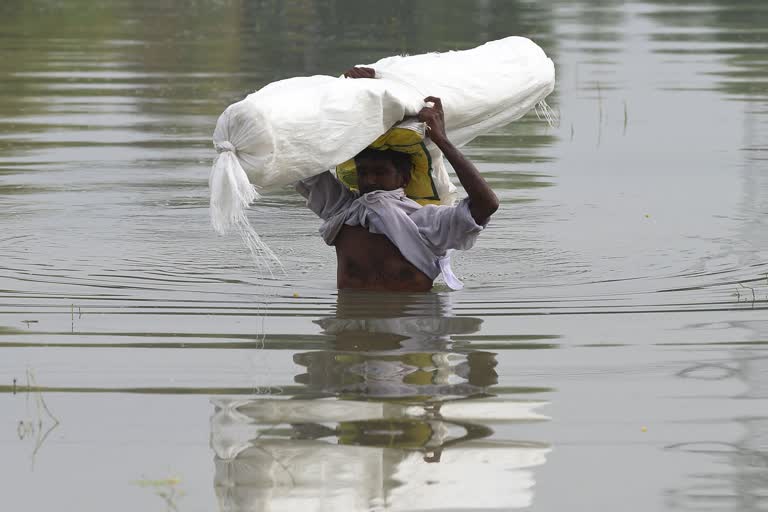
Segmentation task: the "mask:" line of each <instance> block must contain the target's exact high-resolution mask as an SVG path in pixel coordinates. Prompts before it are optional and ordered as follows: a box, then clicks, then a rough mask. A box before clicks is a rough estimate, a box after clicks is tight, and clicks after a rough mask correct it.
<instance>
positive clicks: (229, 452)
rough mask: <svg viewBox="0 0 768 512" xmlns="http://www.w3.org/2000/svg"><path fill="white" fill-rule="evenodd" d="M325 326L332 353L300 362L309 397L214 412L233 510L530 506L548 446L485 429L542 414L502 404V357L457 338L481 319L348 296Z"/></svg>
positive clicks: (419, 303)
mask: <svg viewBox="0 0 768 512" xmlns="http://www.w3.org/2000/svg"><path fill="white" fill-rule="evenodd" d="M316 323H317V324H318V325H319V326H320V327H321V328H322V331H323V333H324V334H325V335H327V336H329V337H330V339H331V343H330V348H328V349H326V350H317V351H312V352H304V353H298V354H295V355H294V361H295V362H296V363H297V364H298V365H300V366H302V367H303V370H304V371H303V373H301V374H299V375H297V376H296V377H295V380H296V382H298V383H300V384H303V385H304V386H306V388H307V394H306V396H309V397H312V399H306V396H304V395H302V397H299V396H297V397H293V398H292V399H274V398H260V399H251V400H228V399H215V400H214V405H215V407H216V410H215V413H214V415H213V417H212V437H211V443H212V447H213V449H214V451H215V453H216V458H215V464H216V477H215V479H216V490H217V495H218V496H219V498H220V501H221V505H222V508H223V509H224V510H281V509H286V510H288V509H292V510H293V509H296V508H298V507H302V508H305V507H307V505H309V508H317V509H326V508H328V509H334V510H368V509H371V508H377V507H384V506H386V507H390V508H395V509H396V508H399V506H396V505H397V504H398V503H399V504H400V506H406V505H407V507H408V508H411V507H413V506H414V502H413V500H414V499H415V498H414V490H417V494H419V495H425V496H429V497H430V498H429V499H428V500H427V501H425V502H424V503H420V504H419V505H418V506H417V507H415V508H428V509H429V508H445V507H449V508H450V507H457V506H468V507H470V506H478V503H479V502H478V500H480V501H483V500H485V499H489V497H492V498H493V500H492V501H491V502H490V503H492V504H493V505H494V506H496V505H498V506H500V507H501V508H504V507H507V508H508V507H512V506H526V505H527V504H528V503H529V502H530V499H531V496H532V493H531V490H530V488H531V486H532V485H533V479H532V474H531V472H530V471H528V470H524V469H523V468H527V467H530V466H534V465H537V464H541V463H543V462H544V454H545V453H546V452H547V451H548V447H547V446H546V445H539V444H535V443H516V442H508V441H503V440H498V439H495V440H493V441H490V438H491V436H492V435H493V430H492V429H491V428H490V427H489V426H488V425H487V424H486V423H487V422H488V421H489V420H490V421H499V422H505V423H506V422H515V421H534V420H541V419H543V417H541V416H539V415H538V414H537V413H536V412H535V410H534V409H535V408H536V407H537V406H538V405H541V404H540V403H536V402H532V401H513V400H508V399H504V400H500V399H498V398H494V395H493V394H492V392H491V389H489V388H491V387H492V386H494V385H495V384H496V383H497V380H498V376H497V374H496V358H495V354H493V353H491V352H484V351H477V350H472V349H471V346H469V345H468V344H466V343H465V344H463V345H462V344H460V343H458V342H456V341H454V339H453V336H456V335H469V334H473V333H477V332H478V331H479V330H480V327H481V324H482V320H480V319H477V318H471V317H460V316H455V315H454V314H453V312H452V310H451V306H450V302H449V301H448V295H447V294H419V295H404V294H397V295H382V294H373V295H372V294H366V293H364V292H352V293H349V292H346V293H345V292H340V293H339V297H338V303H337V310H336V314H335V315H334V316H332V317H326V318H321V319H318V320H317V321H316ZM302 398H304V399H302ZM480 409H482V411H480ZM478 412H481V414H478ZM430 463H432V464H430ZM457 478H460V479H461V482H462V484H461V485H457V484H458V481H457ZM467 484H469V486H468V487H467ZM461 489H464V491H461ZM467 489H469V490H467ZM501 489H503V490H501ZM305 500H307V501H305ZM315 500H316V501H315ZM447 500H450V501H447ZM438 505H439V506H438Z"/></svg>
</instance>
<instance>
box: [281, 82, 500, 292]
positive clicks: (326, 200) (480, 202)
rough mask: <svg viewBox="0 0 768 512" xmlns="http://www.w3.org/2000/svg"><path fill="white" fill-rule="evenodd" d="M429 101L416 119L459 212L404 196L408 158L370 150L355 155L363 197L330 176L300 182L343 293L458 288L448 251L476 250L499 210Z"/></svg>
mask: <svg viewBox="0 0 768 512" xmlns="http://www.w3.org/2000/svg"><path fill="white" fill-rule="evenodd" d="M374 74H375V72H374V70H372V69H370V68H353V69H352V70H350V71H348V72H347V73H345V76H347V77H350V78H373V77H374ZM424 101H425V103H430V102H431V103H432V106H431V107H430V106H427V107H424V108H423V109H422V110H421V111H420V112H419V120H420V121H422V122H424V123H426V125H427V133H428V135H429V138H430V139H431V140H432V142H433V143H434V144H435V145H436V146H437V147H438V148H439V149H440V151H442V153H443V156H444V157H445V158H446V159H448V161H449V162H450V163H451V165H452V166H453V169H454V170H455V171H456V176H457V177H458V178H459V181H460V182H461V185H462V186H463V187H464V190H466V192H467V196H468V197H467V198H465V199H463V200H462V201H460V202H459V204H457V205H456V206H435V205H428V206H423V207H422V206H421V205H419V204H418V203H416V202H415V201H412V200H410V199H408V198H407V197H405V192H404V191H403V189H404V187H405V186H406V185H407V184H408V181H409V179H410V160H409V159H408V156H407V155H404V154H402V153H397V152H395V151H391V150H390V151H378V150H375V149H366V150H364V151H362V152H361V153H360V154H358V155H357V156H356V157H355V165H356V167H357V182H358V189H359V193H356V192H353V191H351V190H349V189H348V188H347V187H346V186H345V185H343V184H342V183H341V182H340V181H338V180H337V179H336V178H335V177H334V176H333V175H332V174H331V173H330V172H329V171H327V172H325V173H323V174H320V175H318V176H313V177H312V178H308V179H306V180H302V181H300V182H298V183H297V184H296V190H297V191H298V192H299V193H300V194H301V195H302V196H304V197H305V198H306V199H307V206H308V207H309V208H310V209H311V210H312V211H313V212H315V213H316V214H317V215H318V216H319V217H320V218H321V219H323V220H324V221H325V222H324V223H323V225H322V226H321V227H320V233H321V235H322V236H323V239H324V240H325V242H326V243H327V244H328V245H333V246H335V247H336V257H337V262H338V267H337V273H336V284H337V286H338V288H339V289H366V290H387V291H408V292H423V291H428V290H430V289H431V288H432V283H433V281H434V280H435V278H436V277H437V276H438V275H440V273H442V274H443V278H444V279H445V281H446V284H448V286H450V287H451V288H453V289H460V288H461V287H462V284H461V282H460V281H459V280H458V279H456V277H455V276H454V275H453V272H452V271H451V267H450V260H449V256H448V255H449V251H450V250H452V249H469V248H471V247H472V246H473V245H474V243H475V240H476V239H477V236H478V234H479V233H480V231H482V230H483V228H484V227H485V226H486V224H487V223H488V219H489V218H490V217H491V215H492V214H493V213H494V212H495V211H496V210H497V209H498V207H499V200H498V198H497V197H496V194H494V192H493V190H491V188H490V187H489V186H488V184H487V183H486V182H485V180H484V179H483V177H482V176H481V175H480V173H479V172H478V170H477V168H475V166H474V165H473V164H472V162H470V161H469V160H467V159H466V157H464V155H463V154H462V153H461V151H459V150H458V149H457V148H456V147H455V146H454V145H453V144H452V143H451V142H450V141H449V140H448V137H447V136H446V133H445V122H444V118H443V117H444V116H443V106H442V103H441V101H440V98H436V97H434V96H429V97H427V98H424Z"/></svg>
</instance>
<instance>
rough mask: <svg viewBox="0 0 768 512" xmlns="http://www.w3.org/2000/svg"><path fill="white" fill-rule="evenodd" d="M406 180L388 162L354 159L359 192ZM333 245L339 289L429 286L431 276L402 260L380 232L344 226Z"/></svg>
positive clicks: (418, 289) (417, 289) (416, 289)
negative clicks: (356, 160) (375, 232)
mask: <svg viewBox="0 0 768 512" xmlns="http://www.w3.org/2000/svg"><path fill="white" fill-rule="evenodd" d="M407 182H408V180H407V178H406V177H405V176H404V175H403V174H401V173H400V172H398V171H397V169H396V168H395V166H394V165H393V164H392V162H390V161H386V160H367V159H361V160H359V161H358V162H357V184H358V187H359V188H360V191H361V192H362V193H368V192H372V191H374V190H395V189H398V188H401V187H404V186H405V185H406V184H407ZM334 245H335V247H336V259H337V265H338V267H337V271H336V286H337V287H338V288H339V289H366V290H388V291H403V292H425V291H429V290H430V289H431V288H432V279H430V278H429V277H428V276H427V275H426V274H424V273H423V272H421V271H420V270H419V269H417V268H416V267H415V266H414V265H413V264H412V263H410V262H409V261H408V260H406V259H405V258H404V257H403V255H402V253H401V252H400V250H398V248H397V247H395V244H393V243H392V242H390V241H389V239H388V238H387V237H386V236H384V235H377V234H374V233H371V232H369V231H368V230H367V229H366V228H364V227H361V226H344V227H342V228H341V231H340V232H339V235H338V236H337V237H336V240H335V242H334Z"/></svg>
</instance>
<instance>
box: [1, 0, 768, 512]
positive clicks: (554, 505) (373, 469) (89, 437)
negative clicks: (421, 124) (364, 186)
mask: <svg viewBox="0 0 768 512" xmlns="http://www.w3.org/2000/svg"><path fill="white" fill-rule="evenodd" d="M767 27H768V4H767V3H766V2H764V1H763V0H690V1H686V2H683V1H679V0H653V1H647V2H640V1H632V0H628V1H618V0H604V1H603V0H601V1H598V0H577V1H573V2H566V1H553V2H538V3H535V2H522V1H501V0H499V1H492V0H476V1H471V2H470V1H467V2H461V3H459V2H438V1H436V0H435V1H432V0H429V1H423V2H389V3H381V2H369V1H363V2H361V1H357V2H352V1H348V0H337V1H331V0H325V1H313V0H302V1H297V2H277V1H269V0H268V1H262V2H256V1H254V2H248V1H246V0H240V1H237V0H232V1H197V0H180V1H177V2H170V1H163V2H150V1H148V0H110V1H105V2H91V1H86V0H68V1H67V2H54V1H46V0H4V1H3V2H2V3H1V4H0V57H1V58H0V451H2V453H3V462H2V463H0V482H2V483H3V485H2V489H3V492H2V493H0V505H2V508H3V510H6V509H7V510H30V511H42V510H60V509H61V508H62V505H64V507H65V508H75V509H77V510H81V511H91V510H94V511H96V510H104V509H109V510H114V511H123V510H125V511H134V510H144V511H151V510H158V511H162V510H178V511H184V512H186V511H210V510H222V511H245V510H249V511H250V510H254V511H255V510H259V511H261V510H272V511H278V510H334V511H336V510H338V511H342V510H350V511H356V510H509V509H515V508H519V509H525V508H529V509H531V510H538V511H562V510H576V511H580V510H632V511H635V510H636V511H655V510H718V511H719V510H729V511H731V510H732V511H759V510H768V414H767V413H766V411H768V350H767V348H768V221H767V219H768V28H767ZM507 35H525V36H529V37H531V38H533V39H534V40H535V41H537V42H538V43H539V44H540V45H541V46H542V47H543V48H544V49H545V50H546V52H547V53H548V54H549V55H550V56H551V57H552V59H553V60H554V61H555V63H556V65H557V71H558V86H557V89H556V92H555V93H554V94H553V95H552V96H551V97H550V99H549V103H550V104H551V105H552V106H553V107H554V108H555V110H556V111H558V112H559V113H560V117H561V125H560V127H559V128H556V129H555V128H550V127H548V126H547V124H546V123H544V122H543V121H541V120H539V119H537V117H536V116H535V115H533V114H530V115H528V116H526V117H525V118H523V119H522V120H521V121H519V122H517V123H514V124H513V125H511V126H509V127H507V128H505V129H503V130H499V131H497V132H495V133H491V134H488V135H486V136H483V137H481V138H479V139H477V140H476V141H474V142H473V143H472V144H470V145H469V146H468V147H467V148H466V153H467V154H468V155H469V156H470V157H471V158H472V159H473V160H474V161H475V162H477V163H478V165H479V167H480V169H481V171H482V172H483V174H484V175H485V176H486V177H487V178H488V180H489V182H490V183H491V184H492V185H493V187H494V188H495V190H497V192H498V194H499V196H500V198H501V200H502V206H501V209H500V211H499V212H498V213H497V214H496V215H495V216H494V218H493V219H492V222H491V224H490V225H489V227H488V229H487V231H486V232H485V233H483V234H482V236H481V237H480V240H479V242H478V244H477V246H476V247H475V248H474V249H473V250H472V251H470V252H468V253H464V254H459V255H457V257H456V258H455V262H454V267H455V270H456V272H457V274H458V275H460V276H461V277H462V278H463V280H464V281H465V284H466V288H465V289H464V290H462V291H460V292H449V291H447V289H446V288H445V287H444V286H438V287H437V288H436V289H435V290H434V291H433V292H432V293H429V294H414V295H407V294H405V295H386V294H385V295H381V294H364V293H337V292H336V290H335V289H334V282H335V260H334V253H333V251H332V250H330V249H329V248H328V247H326V246H325V245H324V244H323V242H322V240H321V239H320V238H319V236H318V235H317V227H318V224H319V223H318V220H317V219H315V218H314V217H313V215H312V214H311V213H310V212H309V211H307V210H306V209H304V208H303V207H302V202H301V200H300V198H299V197H298V195H297V194H295V193H293V192H292V191H290V190H278V191H274V192H272V193H270V194H268V195H267V196H265V198H264V199H263V200H262V201H260V202H259V203H257V204H255V205H254V206H253V207H252V210H251V212H250V219H251V221H252V223H253V224H254V226H255V227H256V229H257V230H258V231H259V232H260V233H262V234H263V236H264V238H265V240H266V241H267V243H269V244H270V246H271V247H272V248H273V249H274V250H275V252H277V253H278V254H279V255H280V256H281V258H282V261H283V264H284V265H285V268H286V275H284V276H278V277H275V278H269V279H266V278H264V277H260V276H258V275H257V274H256V272H255V271H254V268H253V264H252V262H251V261H250V259H249V256H248V254H247V253H246V251H245V250H244V249H243V247H242V245H241V244H240V242H239V240H238V239H237V238H236V237H232V238H230V237H225V238H222V237H218V236H216V235H215V234H214V233H213V231H212V230H211V228H210V226H209V223H208V209H207V201H208V190H207V175H208V171H209V168H210V163H211V160H212V157H213V151H212V145H211V133H212V131H213V127H214V125H215V121H216V118H217V116H218V114H219V113H220V112H221V111H222V110H223V109H224V108H225V107H226V106H227V105H228V104H229V103H231V102H234V101H237V100H239V99H241V98H242V97H244V96H245V95H246V94H248V93H249V92H251V91H253V90H255V89H257V88H259V87H261V86H263V85H265V84H267V83H269V82H271V81H274V80H277V79H280V78H286V77H290V76H295V75H307V74H315V73H322V74H332V75H334V74H339V73H341V72H342V71H343V70H345V69H346V68H347V67H349V66H351V65H353V64H358V63H368V62H372V61H374V60H376V59H378V58H380V57H383V56H386V55H391V54H395V53H401V52H410V53H418V52H424V51H429V50H448V49H461V48H469V47H472V46H475V45H477V44H480V43H482V42H484V41H487V40H490V39H495V38H500V37H503V36H507Z"/></svg>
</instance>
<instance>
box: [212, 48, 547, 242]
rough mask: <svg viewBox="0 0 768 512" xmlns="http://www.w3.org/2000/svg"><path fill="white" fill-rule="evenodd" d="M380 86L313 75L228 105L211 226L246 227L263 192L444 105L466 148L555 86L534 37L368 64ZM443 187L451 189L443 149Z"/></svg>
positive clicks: (218, 133) (218, 139) (220, 133)
mask: <svg viewBox="0 0 768 512" xmlns="http://www.w3.org/2000/svg"><path fill="white" fill-rule="evenodd" d="M367 66H369V67H372V68H374V69H375V70H376V79H344V78H335V77H330V76H311V77H300V78H291V79H288V80H281V81H278V82H274V83H272V84H269V85H267V86H266V87H264V88H263V89H261V90H259V91H257V92H255V93H253V94H251V95H249V96H248V97H246V98H245V99H244V100H242V101H239V102H237V103H234V104H232V105H230V106H229V107H228V108H227V109H226V110H225V111H224V113H223V114H222V115H221V116H220V117H219V120H218V122H217V123H216V130H215V131H214V134H213V142H214V147H215V148H216V150H217V151H218V152H219V156H218V157H217V159H216V161H215V162H214V165H213V169H212V171H211V177H210V186H211V220H212V222H213V225H214V227H215V228H216V229H217V231H219V232H223V231H226V229H227V228H228V227H230V226H232V225H238V226H240V227H244V226H247V219H246V218H245V214H244V211H245V208H246V207H247V206H248V204H249V203H250V202H251V201H253V200H254V199H255V198H256V197H258V194H257V193H256V191H255V190H254V187H253V186H252V185H251V183H252V184H253V185H256V187H258V188H266V187H272V186H281V185H286V184H289V183H293V182H295V181H297V180H300V179H303V178H307V177H310V176H313V175H315V174H319V173H321V172H323V171H326V170H328V169H330V168H333V167H335V166H336V165H338V164H341V163H342V162H345V161H346V160H349V159H350V158H352V157H353V156H355V155H356V154H357V153H359V152H360V151H361V150H362V149H364V148H365V147H366V146H368V145H369V144H371V143H372V142H373V141H374V140H375V139H376V138H377V137H379V136H380V135H382V134H383V133H384V132H386V131H387V130H388V129H389V128H391V127H392V125H393V124H395V123H396V122H398V121H400V120H401V119H403V118H404V117H405V116H412V115H416V114H417V113H418V112H419V110H421V108H422V107H423V106H424V101H423V100H424V98H425V97H426V96H438V97H440V98H441V99H442V103H443V108H444V111H445V123H446V130H447V134H448V137H449V138H450V140H451V141H452V142H453V143H454V144H456V145H463V144H466V143H467V142H469V141H471V140H472V139H474V138H475V137H477V136H478V135H481V134H483V133H486V132H488V131H489V130H492V129H494V128H498V127H500V126H503V125H505V124H507V123H510V122H512V121H514V120H516V119H518V118H520V117H521V116H523V115H524V114H525V113H526V112H528V111H529V110H531V109H532V108H533V107H534V106H535V105H536V104H537V103H538V102H540V101H542V100H543V99H544V98H545V97H546V96H547V95H548V94H549V93H550V92H552V89H553V88H554V83H555V69H554V65H553V63H552V61H551V60H550V59H549V58H547V56H546V55H545V53H544V51H543V50H542V49H541V48H539V46H537V45H536V44H535V43H533V42H532V41H530V40H529V39H526V38H522V37H508V38H505V39H501V40H499V41H492V42H489V43H486V44H484V45H482V46H479V47H477V48H474V49H471V50H464V51H452V52H446V53H429V54H424V55H413V56H404V57H401V56H397V57H389V58H386V59H382V60H380V61H378V62H376V63H374V64H369V65H367ZM428 149H429V150H430V152H431V153H433V156H435V157H436V158H434V160H433V161H434V162H435V163H436V165H435V173H436V174H437V176H436V177H435V178H436V182H437V184H438V185H439V186H442V187H450V182H449V181H448V179H447V175H446V174H445V170H444V168H443V167H442V165H441V160H440V158H439V156H440V155H439V152H438V151H437V149H436V148H435V147H429V146H428Z"/></svg>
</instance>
